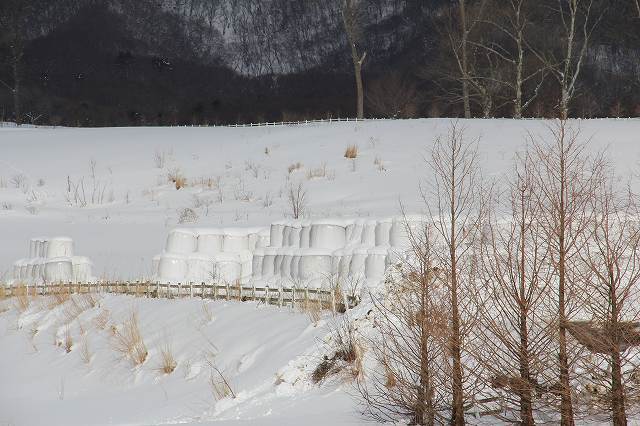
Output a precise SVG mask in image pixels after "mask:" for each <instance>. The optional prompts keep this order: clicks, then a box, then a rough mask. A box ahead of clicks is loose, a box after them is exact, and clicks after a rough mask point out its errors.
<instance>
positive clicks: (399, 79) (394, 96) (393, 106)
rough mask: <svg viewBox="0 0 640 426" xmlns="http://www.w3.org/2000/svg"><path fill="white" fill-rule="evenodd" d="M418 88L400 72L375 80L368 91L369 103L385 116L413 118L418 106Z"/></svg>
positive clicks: (374, 110) (372, 108)
mask: <svg viewBox="0 0 640 426" xmlns="http://www.w3.org/2000/svg"><path fill="white" fill-rule="evenodd" d="M418 102H419V101H418V88H417V87H416V85H415V83H413V82H412V81H410V80H409V79H408V78H407V77H406V76H402V75H401V74H399V73H391V74H389V75H387V76H385V77H384V78H382V79H380V80H376V81H374V82H373V83H372V84H371V86H370V88H369V90H368V91H367V104H368V106H369V108H371V110H373V112H375V113H376V114H379V115H380V116H382V117H385V118H412V117H414V116H415V115H416V111H417V108H418Z"/></svg>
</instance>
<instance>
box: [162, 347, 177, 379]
mask: <svg viewBox="0 0 640 426" xmlns="http://www.w3.org/2000/svg"><path fill="white" fill-rule="evenodd" d="M160 359H161V363H160V367H159V368H158V370H160V371H162V372H163V373H164V374H171V373H173V371H174V370H175V369H176V367H177V366H178V363H177V362H176V359H175V357H174V356H173V350H172V348H171V344H169V343H165V344H164V345H163V346H162V348H161V349H160Z"/></svg>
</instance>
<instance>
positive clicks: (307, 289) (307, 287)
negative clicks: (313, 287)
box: [304, 284, 309, 311]
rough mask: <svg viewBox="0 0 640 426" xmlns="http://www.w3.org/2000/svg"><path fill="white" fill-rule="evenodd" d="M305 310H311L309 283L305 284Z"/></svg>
mask: <svg viewBox="0 0 640 426" xmlns="http://www.w3.org/2000/svg"><path fill="white" fill-rule="evenodd" d="M304 310H305V311H308V310H309V285H308V284H305V286H304Z"/></svg>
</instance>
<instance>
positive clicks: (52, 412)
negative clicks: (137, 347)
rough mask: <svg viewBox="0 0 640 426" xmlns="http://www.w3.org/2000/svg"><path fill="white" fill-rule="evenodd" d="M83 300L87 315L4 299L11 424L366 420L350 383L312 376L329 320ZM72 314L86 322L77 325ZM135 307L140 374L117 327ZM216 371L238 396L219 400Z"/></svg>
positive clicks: (1, 398) (236, 308)
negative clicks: (166, 355)
mask: <svg viewBox="0 0 640 426" xmlns="http://www.w3.org/2000/svg"><path fill="white" fill-rule="evenodd" d="M74 298H75V300H76V301H77V303H78V305H79V306H80V309H78V310H77V311H75V308H72V306H74V305H72V304H71V302H70V301H67V302H65V303H63V304H61V305H57V304H56V303H55V302H54V299H53V298H38V299H36V300H34V301H32V302H31V304H30V305H29V307H28V308H26V310H22V309H19V308H18V307H17V306H15V305H14V304H15V301H9V300H5V301H0V312H1V313H0V342H1V343H0V347H2V351H0V362H1V363H2V365H3V368H1V369H0V383H1V385H0V424H11V425H16V426H17V425H68V426H71V425H78V426H88V425H101V424H175V423H189V422H192V423H198V424H200V423H203V422H204V423H206V422H208V421H213V420H216V424H219V423H218V422H219V421H224V420H226V421H232V422H235V420H237V419H241V420H242V421H243V422H247V423H249V422H251V423H254V421H257V420H261V421H260V423H262V424H270V423H271V418H277V419H278V422H280V421H284V419H287V421H291V422H292V423H289V424H295V423H298V422H299V421H302V419H305V421H309V422H311V423H313V424H324V420H323V416H324V415H325V412H324V411H325V410H326V408H327V405H326V404H330V406H331V407H332V408H331V410H332V415H331V418H332V419H333V420H335V422H336V423H340V424H357V423H358V422H360V421H361V419H360V418H359V416H358V415H357V413H356V412H355V407H354V404H353V401H352V400H351V398H350V396H349V395H348V394H347V393H345V389H343V388H346V387H347V386H346V385H345V386H342V385H340V384H336V385H335V386H329V387H315V386H312V385H311V384H310V383H309V380H308V377H309V375H310V371H312V369H313V368H314V367H315V366H316V365H317V364H318V362H319V361H318V356H319V355H318V354H319V353H321V349H322V345H323V343H322V339H323V338H324V336H325V335H326V333H327V324H328V323H330V321H331V318H330V317H328V316H325V317H324V318H323V319H321V320H320V321H319V322H318V323H315V324H314V323H313V322H312V321H311V320H310V319H309V317H307V316H306V315H303V314H300V313H298V312H294V311H290V310H288V309H283V310H278V309H277V308H273V307H265V306H264V305H263V306H256V305H255V304H253V303H238V302H230V303H224V302H213V301H206V302H203V301H201V300H196V299H193V300H155V299H146V300H142V299H134V298H131V297H125V296H104V297H98V299H97V300H96V302H97V303H96V304H95V306H94V307H92V306H90V305H89V304H88V302H87V301H86V300H84V299H83V298H82V297H80V296H77V295H76V296H74ZM72 310H74V315H73V316H75V314H77V313H78V312H80V314H79V315H78V316H77V318H74V319H71V320H70V311H72ZM133 311H135V312H136V314H137V316H138V321H139V324H140V330H141V334H142V335H143V339H144V342H145V345H146V346H147V349H148V351H149V354H148V357H147V360H146V361H145V363H144V364H142V365H141V366H137V367H134V366H133V365H132V363H131V362H130V361H129V360H128V359H125V358H123V356H122V355H121V354H120V353H119V352H118V351H117V350H116V349H115V348H116V342H115V337H114V333H113V332H112V331H111V328H112V327H114V326H115V327H121V324H122V322H123V321H125V320H126V319H127V318H128V317H129V316H130V314H131V312H133ZM101 317H102V318H103V319H104V318H106V321H103V320H101ZM67 330H69V335H70V336H71V337H70V339H71V342H72V345H71V346H70V350H69V351H68V352H67V350H66V341H67V340H66V333H67ZM167 345H168V346H169V347H170V348H171V351H172V353H173V354H174V356H175V360H176V362H177V367H176V369H175V371H174V372H173V373H171V374H164V373H163V372H162V371H160V370H159V368H160V366H161V365H162V361H161V359H162V358H161V351H162V349H163V348H165V347H167ZM85 348H86V349H85ZM85 353H87V354H88V361H86V360H85V359H84V357H85V356H84V354H85ZM212 366H215V368H218V369H219V370H220V371H221V372H222V373H223V374H224V376H225V378H226V379H227V380H228V381H229V383H230V386H231V388H232V390H233V392H234V393H235V394H236V398H234V399H232V398H226V399H222V400H220V401H217V399H216V397H215V396H214V393H213V389H212V387H211V384H210V380H211V378H212V377H213V379H214V380H215V381H216V382H218V381H219V376H218V375H217V373H216V372H215V370H213V367H212ZM319 402H320V403H319ZM223 423H224V422H223Z"/></svg>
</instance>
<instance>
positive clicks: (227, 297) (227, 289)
mask: <svg viewBox="0 0 640 426" xmlns="http://www.w3.org/2000/svg"><path fill="white" fill-rule="evenodd" d="M227 300H230V299H229V282H228V281H227Z"/></svg>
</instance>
